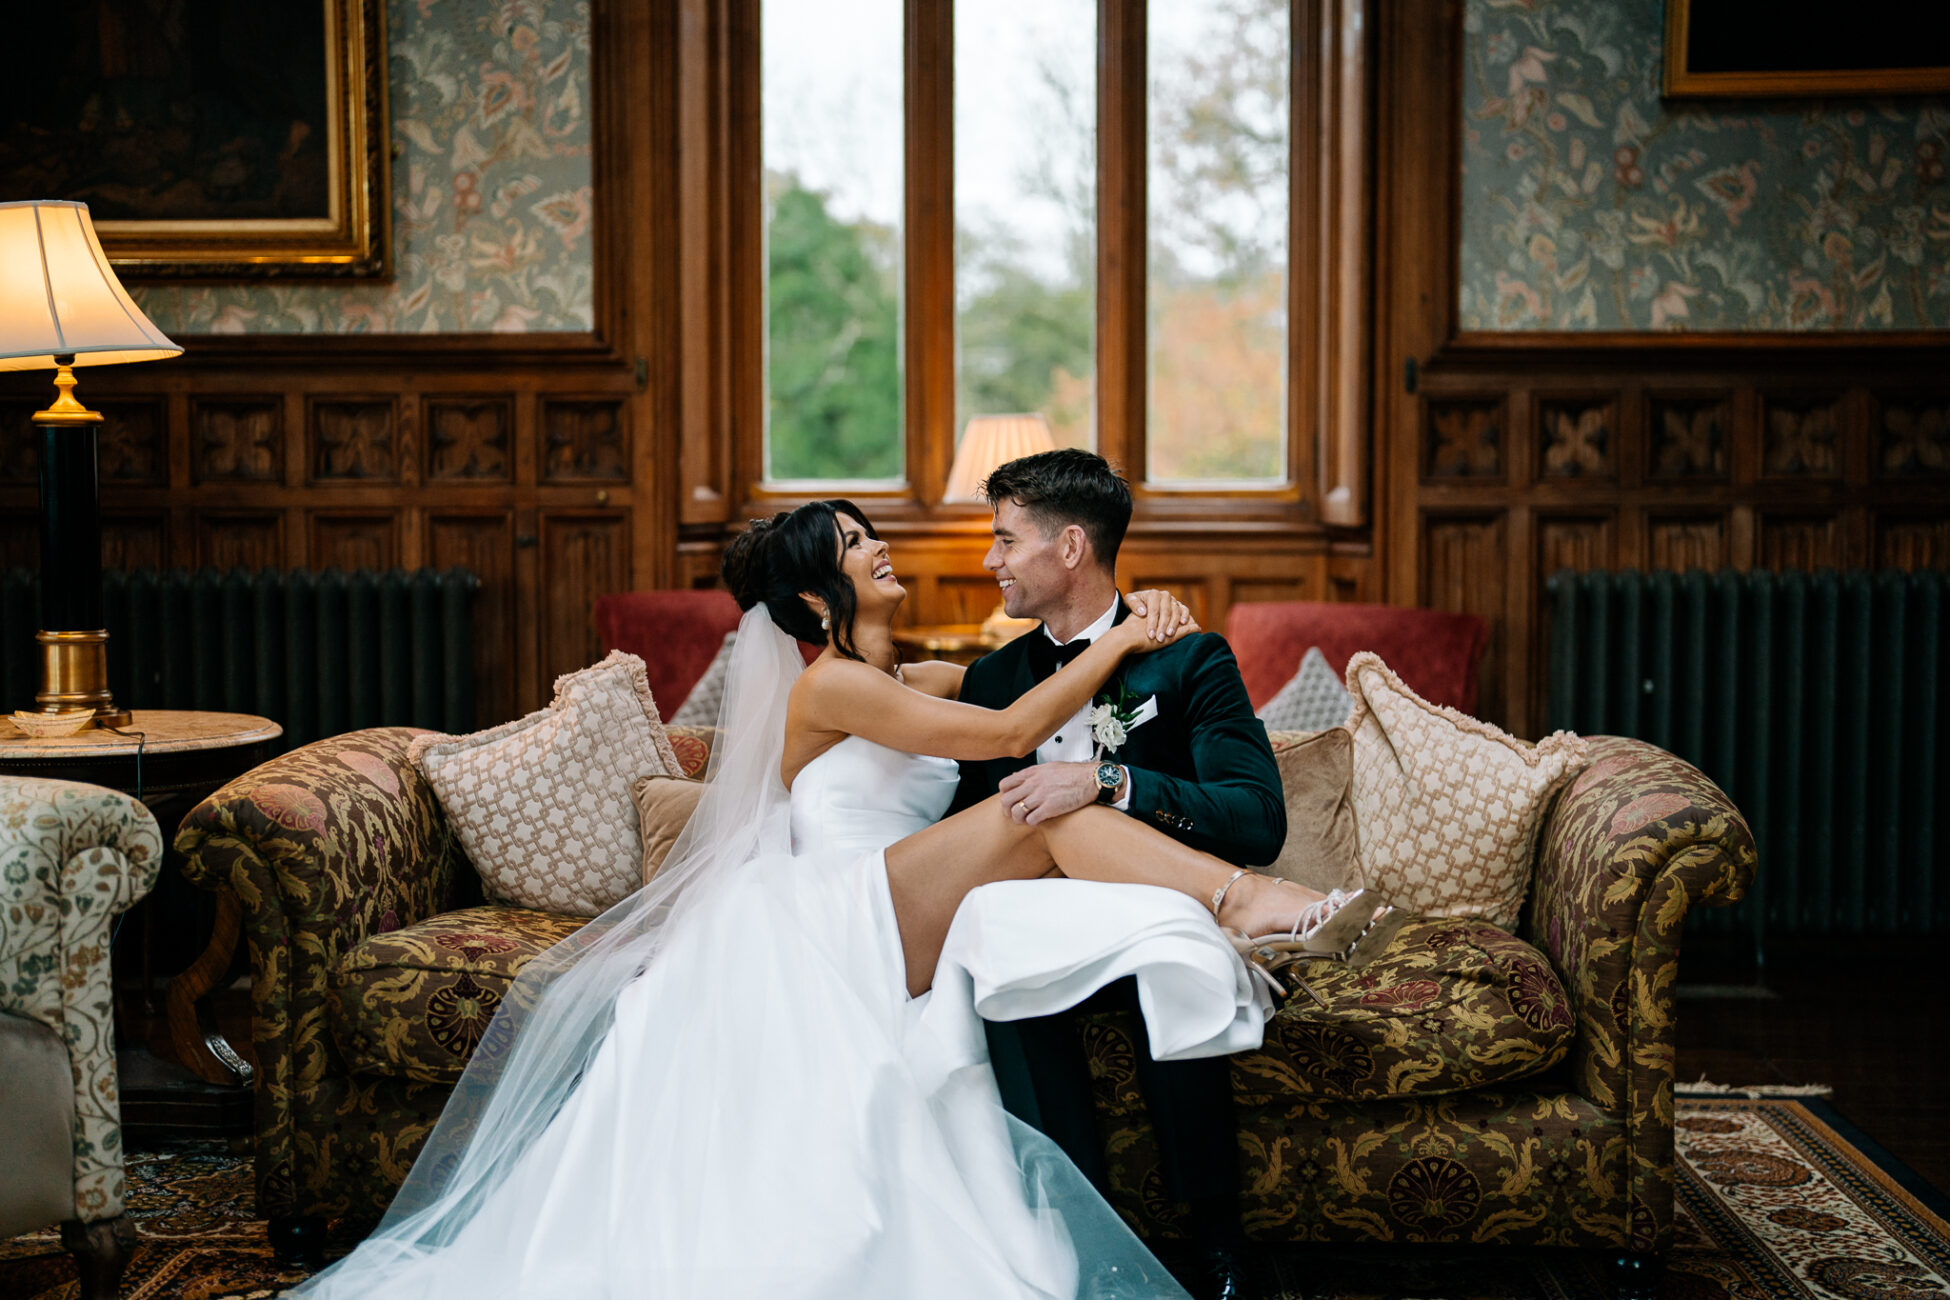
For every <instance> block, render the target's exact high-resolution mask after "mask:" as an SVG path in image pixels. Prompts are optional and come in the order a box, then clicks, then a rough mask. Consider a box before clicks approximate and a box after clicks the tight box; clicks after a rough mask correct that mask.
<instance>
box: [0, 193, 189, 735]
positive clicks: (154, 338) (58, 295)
mask: <svg viewBox="0 0 1950 1300" xmlns="http://www.w3.org/2000/svg"><path fill="white" fill-rule="evenodd" d="M182 351H183V349H182V348H180V347H178V346H177V345H176V344H174V343H172V342H170V341H169V339H168V338H166V337H164V335H163V332H162V331H161V330H159V329H157V328H156V327H155V325H154V324H152V323H151V322H150V320H149V318H148V317H147V316H144V315H143V314H142V309H141V308H140V307H137V306H136V305H135V301H134V300H133V299H132V298H130V297H129V295H128V293H127V291H125V290H124V289H123V288H122V284H121V281H119V280H117V279H116V278H115V272H113V271H112V270H110V269H109V266H108V256H107V255H106V254H105V253H103V252H102V245H101V241H100V240H98V239H96V238H95V227H94V226H93V225H92V224H91V223H90V222H89V220H88V205H87V204H85V203H66V202H59V201H55V200H44V201H34V202H28V203H0V370H52V371H54V372H55V375H54V387H55V391H56V392H57V394H58V396H57V398H56V399H55V401H54V403H53V404H52V405H51V406H49V407H48V408H47V409H46V410H44V411H36V412H35V413H34V424H35V425H36V426H37V427H38V430H39V434H40V438H39V441H40V479H41V631H40V632H39V633H38V634H37V635H36V637H35V639H36V640H37V641H39V642H40V645H41V689H40V691H39V692H38V693H36V695H35V697H34V712H37V713H41V714H53V715H61V716H64V717H68V716H72V717H75V718H77V719H78V720H79V722H80V723H81V725H86V723H87V722H88V721H89V720H90V718H91V717H92V719H93V720H95V721H100V722H104V723H107V724H109V725H119V724H121V723H126V722H127V721H128V713H127V712H126V711H125V710H122V709H118V708H116V707H115V702H114V700H113V698H112V697H111V696H110V694H109V689H108V632H107V630H106V629H105V628H104V627H103V626H102V535H101V496H100V490H99V485H98V483H97V482H96V474H95V458H96V429H95V426H96V425H98V424H100V423H101V418H102V417H101V416H100V415H98V414H96V413H95V412H94V411H91V410H89V409H88V408H87V407H85V406H83V405H82V404H81V403H80V402H77V401H76V400H75V397H74V383H75V380H74V370H73V367H75V366H101V365H112V364H115V363H117V362H122V361H154V360H158V359H160V358H163V357H173V356H177V355H179V354H180V353H181V352H182Z"/></svg>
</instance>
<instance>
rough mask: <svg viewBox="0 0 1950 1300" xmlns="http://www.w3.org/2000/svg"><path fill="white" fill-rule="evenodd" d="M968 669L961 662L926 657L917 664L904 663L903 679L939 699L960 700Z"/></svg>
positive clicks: (902, 667)
mask: <svg viewBox="0 0 1950 1300" xmlns="http://www.w3.org/2000/svg"><path fill="white" fill-rule="evenodd" d="M967 671H968V670H967V669H965V668H963V667H962V666H961V665H960V664H951V663H945V662H943V661H942V660H939V659H924V660H922V661H921V662H920V663H917V664H902V665H901V679H902V680H903V681H905V682H906V683H907V684H908V685H909V686H912V687H913V688H914V689H915V690H917V691H919V692H921V694H923V695H932V696H934V697H935V698H936V699H938V700H958V699H960V698H961V679H962V675H963V674H964V673H966V672H967Z"/></svg>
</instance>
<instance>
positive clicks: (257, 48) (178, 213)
mask: <svg viewBox="0 0 1950 1300" xmlns="http://www.w3.org/2000/svg"><path fill="white" fill-rule="evenodd" d="M7 25H8V37H9V40H8V45H9V48H11V49H12V50H13V51H14V52H15V53H14V58H13V59H12V60H10V66H9V70H8V75H7V76H6V77H5V78H0V198H4V199H75V200H79V201H81V202H83V203H86V204H87V205H88V207H89V213H90V215H91V216H92V217H93V219H94V223H95V230H96V231H97V232H98V233H99V234H100V236H101V241H102V247H103V248H104V249H105V250H106V251H107V253H108V255H109V259H110V260H111V261H112V262H114V264H115V267H116V270H117V272H118V273H119V274H120V275H122V276H123V277H125V278H129V279H157V278H194V279H236V278H254V277H267V276H279V277H364V278H378V279H383V278H385V277H386V276H388V275H389V274H390V273H391V269H392V268H391V244H392V241H391V239H390V237H389V228H390V222H389V219H388V213H389V208H390V201H391V186H390V183H389V179H388V171H389V168H388V158H389V149H388V139H389V137H388V132H387V124H386V19H385V6H384V2H383V0H280V2H279V3H276V4H265V3H263V2H262V0H168V2H167V3H157V2H156V0H94V3H90V4H85V5H82V4H72V3H70V4H47V5H27V6H21V7H20V9H19V12H17V13H13V14H10V15H9V17H8V20H7Z"/></svg>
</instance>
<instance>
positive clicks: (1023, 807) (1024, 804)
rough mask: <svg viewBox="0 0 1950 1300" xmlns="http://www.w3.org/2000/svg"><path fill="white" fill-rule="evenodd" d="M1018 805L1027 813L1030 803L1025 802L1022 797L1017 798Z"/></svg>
mask: <svg viewBox="0 0 1950 1300" xmlns="http://www.w3.org/2000/svg"><path fill="white" fill-rule="evenodd" d="M1016 807H1018V808H1020V809H1022V810H1023V812H1024V813H1027V812H1028V811H1029V805H1028V804H1026V803H1024V802H1023V801H1022V800H1020V799H1018V800H1016Z"/></svg>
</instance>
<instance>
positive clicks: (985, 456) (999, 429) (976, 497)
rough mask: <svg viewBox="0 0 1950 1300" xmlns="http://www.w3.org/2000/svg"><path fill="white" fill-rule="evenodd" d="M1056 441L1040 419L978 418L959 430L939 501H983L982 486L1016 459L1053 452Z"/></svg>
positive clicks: (1027, 417) (1032, 416)
mask: <svg viewBox="0 0 1950 1300" xmlns="http://www.w3.org/2000/svg"><path fill="white" fill-rule="evenodd" d="M1055 450H1056V439H1055V438H1053V437H1051V436H1050V431H1049V425H1048V424H1047V423H1045V422H1044V420H1043V417H1042V416H1040V415H978V416H975V417H974V418H972V419H970V420H969V422H968V427H967V428H966V429H964V430H962V435H961V446H959V447H957V448H956V449H955V463H954V466H953V468H951V469H950V470H949V471H948V490H947V492H946V493H944V494H943V495H942V498H941V499H942V500H943V501H986V500H987V499H988V498H986V497H984V496H983V495H982V482H983V480H985V479H987V478H988V476H989V475H991V474H993V473H995V471H996V470H997V469H998V468H999V467H1000V466H1003V465H1006V464H1008V463H1009V462H1010V461H1012V460H1015V459H1016V458H1017V457H1020V456H1033V455H1035V454H1036V453H1037V452H1039V451H1055Z"/></svg>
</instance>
